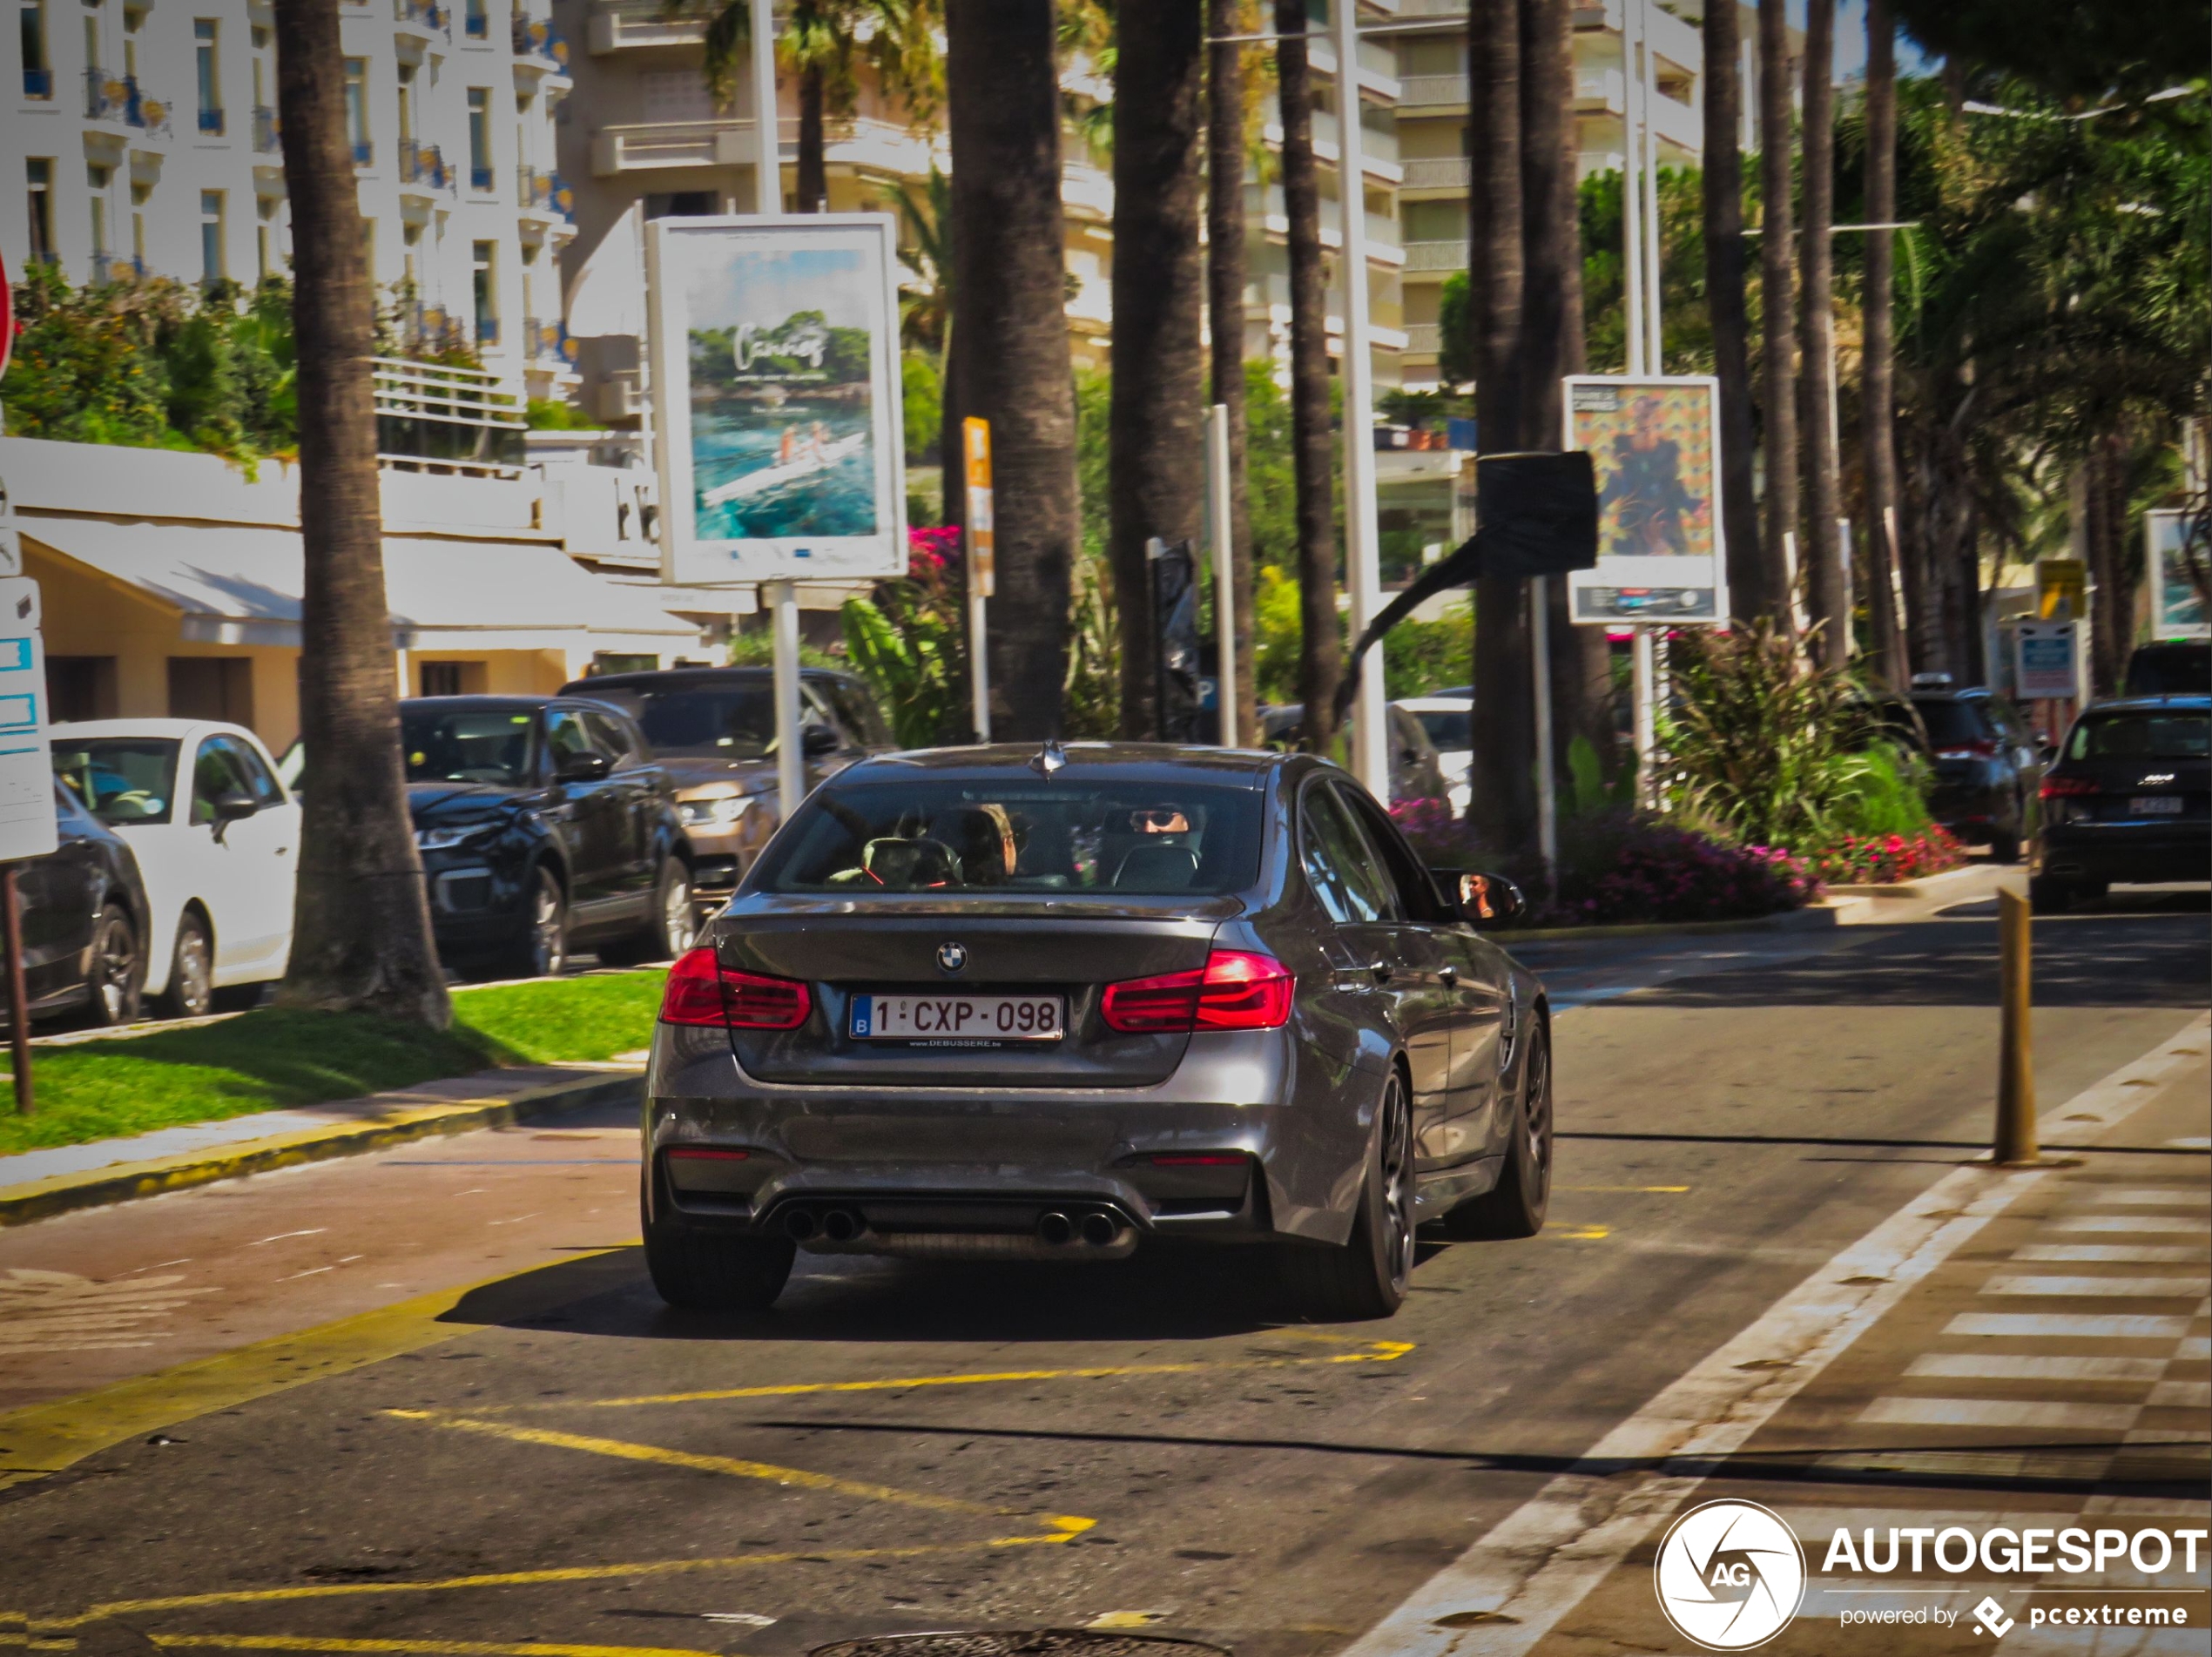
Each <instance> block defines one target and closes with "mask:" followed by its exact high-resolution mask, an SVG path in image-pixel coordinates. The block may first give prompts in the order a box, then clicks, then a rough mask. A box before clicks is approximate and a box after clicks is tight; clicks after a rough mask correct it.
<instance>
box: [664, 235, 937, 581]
mask: <svg viewBox="0 0 2212 1657" xmlns="http://www.w3.org/2000/svg"><path fill="white" fill-rule="evenodd" d="M896 257H897V230H896V226H895V225H894V221H893V220H892V219H891V218H890V216H889V215H887V214H883V213H836V214H827V213H825V214H813V215H806V216H801V217H793V218H770V219H761V218H745V219H655V220H654V221H653V222H652V223H651V225H649V226H647V227H646V239H645V278H646V293H647V300H648V306H649V313H650V324H649V326H650V329H651V355H652V363H651V373H652V408H653V411H654V422H655V426H656V428H657V429H656V431H655V437H656V440H657V447H658V451H659V457H660V458H659V469H660V475H661V499H662V500H663V501H664V502H666V503H667V511H666V514H665V518H664V523H663V526H662V539H661V567H662V573H663V575H664V577H665V578H666V579H668V580H670V581H672V582H678V583H683V584H685V585H686V586H716V585H728V584H732V583H738V584H745V583H754V582H761V581H778V580H798V581H806V580H843V579H852V578H854V577H882V576H897V575H901V574H903V573H904V572H905V570H906V567H907V553H906V526H905V517H906V463H905V455H904V444H903V428H902V421H901V419H900V404H899V305H898V289H897V282H896V278H895V274H894V273H895V270H896Z"/></svg>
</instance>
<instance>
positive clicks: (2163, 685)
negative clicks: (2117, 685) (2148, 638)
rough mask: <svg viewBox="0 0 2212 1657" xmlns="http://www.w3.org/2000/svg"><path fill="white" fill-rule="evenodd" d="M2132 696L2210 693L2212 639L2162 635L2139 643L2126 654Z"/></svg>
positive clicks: (2128, 688) (2210, 694)
mask: <svg viewBox="0 0 2212 1657" xmlns="http://www.w3.org/2000/svg"><path fill="white" fill-rule="evenodd" d="M2122 694H2123V695H2126V696H2131V697H2202V696H2212V639H2201V638H2175V639H2161V640H2160V641H2159V642H2158V643H2155V644H2138V645H2137V646H2135V650H2134V655H2132V656H2130V657H2128V684H2127V688H2126V689H2125V690H2124V691H2123V692H2122Z"/></svg>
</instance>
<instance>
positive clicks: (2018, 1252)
mask: <svg viewBox="0 0 2212 1657" xmlns="http://www.w3.org/2000/svg"><path fill="white" fill-rule="evenodd" d="M2203 1257H2204V1250H2203V1249H2184V1248H2132V1247H2130V1246H2128V1244H2126V1243H2027V1244H2026V1245H2024V1246H2023V1247H2021V1248H2018V1249H2013V1259H2015V1260H2034V1261H2039V1262H2040V1263H2043V1264H2045V1265H2052V1266H2186V1265H2190V1264H2193V1263H2195V1262H2196V1261H2199V1260H2202V1258H2203Z"/></svg>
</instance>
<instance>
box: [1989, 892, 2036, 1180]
mask: <svg viewBox="0 0 2212 1657" xmlns="http://www.w3.org/2000/svg"><path fill="white" fill-rule="evenodd" d="M2031 913H2032V911H2031V909H2030V906H2029V904H2028V901H2027V899H2025V898H2023V897H2021V896H2020V894H2019V893H2018V892H1999V893H1998V894H1997V937H1998V960H1999V963H2000V966H1999V975H2000V979H2001V980H2002V981H2001V984H2000V989H1999V994H2000V999H2001V1000H2002V1003H2003V1006H2004V1017H2003V1020H2002V1022H2001V1024H2000V1034H1999V1035H1998V1054H1997V1139H1996V1145H1995V1147H1994V1154H1993V1157H1992V1159H1991V1160H1992V1161H1993V1162H1996V1163H1998V1164H1999V1165H2000V1167H2013V1168H2017V1167H2021V1166H2024V1165H2033V1164H2034V1163H2035V1162H2039V1161H2040V1151H2039V1148H2038V1146H2037V1145H2036V1142H2035V1054H2034V1041H2033V1035H2032V1033H2031V1031H2030V1028H2029V1016H2030V1011H2031V1007H2032V996H2031V994H2030V976H2031V975H2030V972H2029V967H2030V963H2031V959H2032V955H2033V945H2032V943H2031V940H2030V936H2029V932H2028V920H2029V916H2030V914H2031Z"/></svg>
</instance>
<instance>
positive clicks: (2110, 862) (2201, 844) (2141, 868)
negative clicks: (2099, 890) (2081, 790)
mask: <svg viewBox="0 0 2212 1657" xmlns="http://www.w3.org/2000/svg"><path fill="white" fill-rule="evenodd" d="M2035 872H2036V873H2038V874H2040V875H2044V876H2046V877H2047V878H2049V879H2054V880H2095V881H2104V882H2107V883H2108V882H2112V881H2121V882H2130V881H2132V882H2138V883H2145V884H2149V883H2155V882H2161V881H2168V880H2204V879H2212V824H2207V823H2196V824H2188V825H2182V824H2175V825H2168V824H2158V825H2141V824H2132V823H2130V824H2121V823H2115V824H2112V825H2088V824H2074V825H2067V826H2066V827H2063V828H2061V827H2058V826H2055V825H2051V826H2047V827H2046V828H2045V829H2044V831H2043V835H2042V845H2041V846H2040V848H2038V851H2037V853H2036V859H2035Z"/></svg>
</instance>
